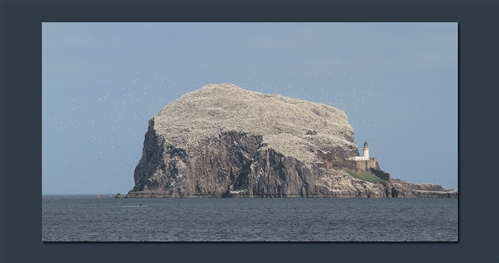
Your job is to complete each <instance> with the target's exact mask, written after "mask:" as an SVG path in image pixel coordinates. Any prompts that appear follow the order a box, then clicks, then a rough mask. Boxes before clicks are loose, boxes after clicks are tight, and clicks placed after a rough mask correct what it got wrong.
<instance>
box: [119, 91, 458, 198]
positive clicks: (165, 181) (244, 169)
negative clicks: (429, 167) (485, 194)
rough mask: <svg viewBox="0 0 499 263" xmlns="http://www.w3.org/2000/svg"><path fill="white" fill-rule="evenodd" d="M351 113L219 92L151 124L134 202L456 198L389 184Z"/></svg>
mask: <svg viewBox="0 0 499 263" xmlns="http://www.w3.org/2000/svg"><path fill="white" fill-rule="evenodd" d="M363 153H364V154H363V156H359V150H358V147H357V145H356V144H355V143H354V130H353V128H352V126H351V125H350V123H349V122H348V118H347V115H346V114H345V112H344V111H343V110H340V109H337V108H335V107H332V106H328V105H325V104H320V103H313V102H309V101H305V100H299V99H293V98H288V97H284V96H281V95H277V94H272V95H268V94H262V93H258V92H253V91H248V90H244V89H242V88H240V87H237V86H235V85H232V84H211V85H206V86H203V87H202V88H200V89H198V90H196V91H193V92H189V93H187V94H185V95H183V96H182V97H180V98H179V99H177V100H175V101H174V102H172V103H171V104H169V105H167V106H165V107H164V108H163V109H161V111H159V112H158V113H157V114H156V115H155V116H153V117H152V118H151V119H150V120H149V127H148V130H147V133H146V134H145V139H144V147H143V152H142V157H141V159H140V161H139V163H138V164H137V167H136V168H135V171H134V179H135V186H134V187H133V189H132V190H131V191H129V192H128V194H127V195H126V197H127V198H131V197H169V198H175V197H367V198H403V197H405V198H407V197H457V196H458V193H457V190H454V189H444V188H442V187H441V186H440V185H436V184H413V183H408V182H404V181H401V180H398V179H392V178H390V174H389V173H387V172H385V171H383V170H381V169H380V166H379V163H378V160H377V159H376V158H373V157H370V156H369V145H368V143H367V142H365V143H364V149H363Z"/></svg>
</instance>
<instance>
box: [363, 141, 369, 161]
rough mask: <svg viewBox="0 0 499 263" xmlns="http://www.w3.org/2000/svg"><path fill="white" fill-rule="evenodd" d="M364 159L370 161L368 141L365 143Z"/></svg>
mask: <svg viewBox="0 0 499 263" xmlns="http://www.w3.org/2000/svg"><path fill="white" fill-rule="evenodd" d="M364 158H365V159H366V160H369V145H368V144H367V141H365V142H364Z"/></svg>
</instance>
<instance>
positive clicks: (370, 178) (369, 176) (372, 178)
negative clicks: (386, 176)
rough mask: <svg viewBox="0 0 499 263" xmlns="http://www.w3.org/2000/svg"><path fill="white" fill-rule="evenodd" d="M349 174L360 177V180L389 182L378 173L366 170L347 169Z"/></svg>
mask: <svg viewBox="0 0 499 263" xmlns="http://www.w3.org/2000/svg"><path fill="white" fill-rule="evenodd" d="M345 171H346V172H347V173H348V174H349V175H351V176H353V177H355V178H358V179H360V180H364V181H366V182H370V183H382V182H387V181H386V180H383V179H381V178H379V177H377V176H376V175H374V174H372V173H369V172H366V171H360V172H354V171H351V170H345Z"/></svg>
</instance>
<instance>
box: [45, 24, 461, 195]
mask: <svg viewBox="0 0 499 263" xmlns="http://www.w3.org/2000/svg"><path fill="white" fill-rule="evenodd" d="M457 27H458V26H457V23H43V24H42V194H44V195H46V194H116V193H121V194H126V193H127V192H128V191H130V190H131V189H132V188H133V186H134V180H133V173H134V169H135V166H136V165H137V163H138V162H139V160H140V158H141V156H142V146H143V142H144V135H145V133H146V131H147V125H148V120H149V118H151V117H152V116H153V115H155V114H156V113H157V112H158V111H159V110H160V109H161V108H163V107H164V106H166V105H168V104H169V103H171V102H173V101H174V100H176V99H178V98H179V97H180V96H182V95H183V94H185V93H187V92H190V91H194V90H197V89H199V88H201V87H202V86H203V85H206V84H213V83H232V84H235V85H237V86H239V87H241V88H244V89H247V90H251V91H257V92H261V93H264V94H276V93H277V94H281V95H283V96H288V97H292V98H298V99H304V100H308V101H312V102H319V103H324V104H327V105H331V106H334V107H337V108H339V109H341V110H344V111H345V113H346V114H347V116H348V119H349V122H350V124H351V125H352V127H353V128H354V136H355V143H356V144H357V145H358V146H359V149H360V150H362V147H363V143H364V141H367V142H368V143H369V155H370V156H371V157H377V158H378V162H379V165H380V167H381V169H382V170H384V171H385V172H388V173H390V174H391V177H392V178H398V179H401V180H404V181H407V182H412V183H435V184H440V185H442V186H443V187H444V188H455V189H457V183H458V146H457V145H458V140H457V136H458V122H457V121H458V103H457V99H458V84H457V79H458V78H457V65H458V63H457V62H458V54H457V46H458V40H457V38H458V30H457ZM360 154H361V155H362V152H361V153H360Z"/></svg>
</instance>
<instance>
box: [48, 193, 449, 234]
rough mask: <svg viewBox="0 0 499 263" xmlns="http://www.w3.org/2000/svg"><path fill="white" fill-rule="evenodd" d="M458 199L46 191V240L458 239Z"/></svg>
mask: <svg viewBox="0 0 499 263" xmlns="http://www.w3.org/2000/svg"><path fill="white" fill-rule="evenodd" d="M457 201H458V200H457V198H450V199H447V198H442V199H440V198H435V199H434V198H421V199H363V198H359V199H356V198H353V199H341V198H338V199H336V198H317V199H306V198H303V199H302V198H288V199H286V198H278V199H265V198H255V199H249V198H248V199H215V198H208V199H198V198H193V199H163V198H158V199H145V198H141V199H135V198H130V199H125V198H123V199H116V198H114V197H112V196H107V197H106V196H101V198H100V199H96V197H95V196H43V197H42V240H43V241H91V242H99V241H104V242H116V241H153V242H156V241H157V242H164V241H175V242H177V241H186V242H198V241H211V242H225V241H237V242H241V241H243V242H244V241H250V242H251V241H273V242H288V241H293V242H317V241H326V242H328V241H332V242H343V241H350V242H369V241H375V242H379V241H382V242H385V241H387V242H390V241H392V242H393V241H395V242H400V241H402V242H404V241H409V242H414V241H439V242H440V241H442V242H457V241H458V205H457ZM140 204H142V206H140Z"/></svg>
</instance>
